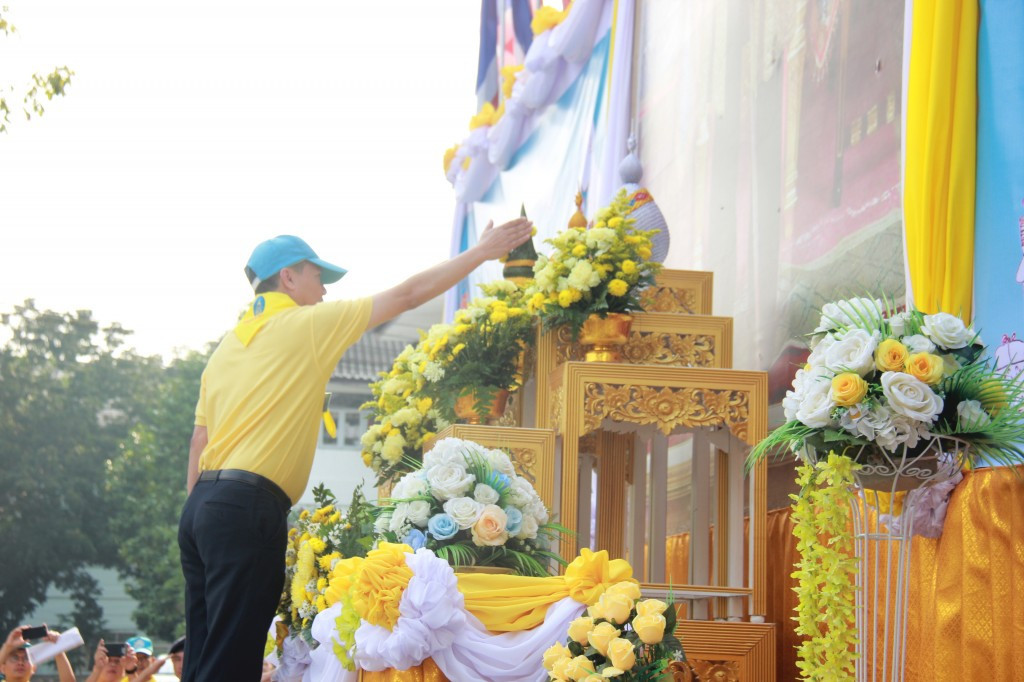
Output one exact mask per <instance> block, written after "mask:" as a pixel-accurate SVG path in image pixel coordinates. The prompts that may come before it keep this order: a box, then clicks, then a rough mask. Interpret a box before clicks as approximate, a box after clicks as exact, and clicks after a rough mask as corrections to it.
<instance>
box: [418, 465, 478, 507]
mask: <svg viewBox="0 0 1024 682" xmlns="http://www.w3.org/2000/svg"><path fill="white" fill-rule="evenodd" d="M475 482H476V479H475V478H473V476H472V474H469V473H467V472H466V468H465V467H464V466H462V465H461V464H439V465H438V466H435V467H434V468H432V469H431V470H430V471H428V472H427V483H429V484H430V492H432V493H433V494H434V497H436V498H437V499H438V500H440V501H442V502H444V501H445V500H450V499H451V498H453V497H461V496H462V495H465V494H466V491H467V490H469V489H470V488H472V487H473V484H474V483H475Z"/></svg>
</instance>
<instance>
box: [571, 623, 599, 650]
mask: <svg viewBox="0 0 1024 682" xmlns="http://www.w3.org/2000/svg"><path fill="white" fill-rule="evenodd" d="M593 629H594V619H593V618H590V617H588V616H580V617H579V618H577V619H576V620H574V621H573V622H571V623H569V639H571V640H572V641H574V642H579V643H580V644H582V645H583V646H586V645H587V635H589V634H590V631H591V630H593Z"/></svg>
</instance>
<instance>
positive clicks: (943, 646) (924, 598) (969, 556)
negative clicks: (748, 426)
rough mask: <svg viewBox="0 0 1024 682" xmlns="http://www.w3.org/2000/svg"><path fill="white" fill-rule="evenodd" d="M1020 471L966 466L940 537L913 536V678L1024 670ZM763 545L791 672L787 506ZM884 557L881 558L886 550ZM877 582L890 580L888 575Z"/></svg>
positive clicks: (780, 654)
mask: <svg viewBox="0 0 1024 682" xmlns="http://www.w3.org/2000/svg"><path fill="white" fill-rule="evenodd" d="M1016 472H1017V473H1016V475H1015V474H1014V470H1012V469H1006V468H994V469H978V470H975V471H971V472H967V473H965V474H964V476H965V478H964V481H963V482H962V483H961V484H960V485H959V486H958V487H957V489H956V491H955V492H954V493H953V496H952V498H951V499H950V502H949V508H948V510H947V513H946V523H945V526H944V528H943V532H942V537H941V538H939V539H937V540H930V539H927V538H920V537H919V538H915V539H914V540H913V543H914V544H913V548H912V554H911V565H910V575H909V579H910V597H909V604H908V610H909V619H908V628H907V667H906V679H907V681H908V682H924V681H925V680H927V681H928V682H932V681H933V680H934V681H936V682H961V681H962V680H993V681H995V682H1017V681H1019V680H1024V466H1022V467H1017V468H1016ZM687 545H688V538H685V539H684V536H674V537H670V538H668V542H667V546H666V552H667V556H666V563H667V567H668V568H669V569H670V570H671V567H673V566H675V567H679V566H685V565H686V564H685V562H681V561H680V559H681V556H680V555H679V554H674V553H673V549H675V550H677V551H678V550H682V549H683V548H684V547H686V546H687ZM767 546H768V547H769V548H770V550H769V552H768V554H767V559H768V565H767V567H766V569H767V580H768V594H767V595H766V596H767V609H766V614H765V615H766V620H767V622H769V623H778V624H779V626H780V629H781V630H780V633H779V637H778V638H777V640H776V641H777V642H778V648H777V651H776V662H777V678H776V679H778V680H779V681H780V682H782V681H783V680H795V679H798V678H799V675H798V672H799V671H798V670H797V667H796V646H797V645H798V644H799V643H800V639H799V637H797V635H796V633H795V632H794V629H793V625H794V624H793V621H792V618H793V616H794V615H795V614H794V609H795V608H796V606H797V598H796V593H795V592H793V587H795V586H796V581H795V580H793V579H792V578H791V577H790V574H791V573H792V572H793V570H794V569H793V566H794V564H795V562H796V560H797V557H798V554H797V551H796V539H795V538H794V537H793V522H792V520H791V519H790V510H789V509H788V508H784V509H776V510H774V511H770V512H768V524H767ZM871 557H872V559H873V557H874V554H872V555H871ZM879 558H880V559H881V560H882V561H881V562H880V563H881V564H882V565H883V566H884V559H885V554H884V553H883V554H881V555H880V557H879ZM871 566H873V561H872V562H871ZM679 575H682V576H685V572H684V573H680V574H679ZM876 577H877V576H875V575H869V580H875V579H876ZM879 586H880V588H881V589H884V586H885V582H884V579H883V580H881V581H879Z"/></svg>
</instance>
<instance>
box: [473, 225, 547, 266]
mask: <svg viewBox="0 0 1024 682" xmlns="http://www.w3.org/2000/svg"><path fill="white" fill-rule="evenodd" d="M532 233H533V223H532V222H530V221H529V220H528V219H526V218H516V219H515V220H510V221H508V222H507V223H505V224H504V225H502V226H500V227H495V226H494V221H493V220H492V221H490V222H489V223H487V227H485V228H484V231H483V232H482V233H481V234H480V240H479V241H478V242H477V244H476V245H477V248H478V249H480V252H481V253H482V254H483V256H484V258H485V260H494V259H495V258H501V257H502V256H504V255H505V254H506V253H508V252H509V251H511V250H512V249H514V248H516V247H517V246H519V245H520V244H522V243H523V242H525V241H526V240H527V239H529V238H530V235H531V234H532Z"/></svg>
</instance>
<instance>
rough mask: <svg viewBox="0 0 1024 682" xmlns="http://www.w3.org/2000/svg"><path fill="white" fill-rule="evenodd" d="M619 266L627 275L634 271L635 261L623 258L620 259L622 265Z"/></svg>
mask: <svg viewBox="0 0 1024 682" xmlns="http://www.w3.org/2000/svg"><path fill="white" fill-rule="evenodd" d="M621 267H622V271H623V272H624V273H626V274H627V275H632V274H633V273H634V272H636V263H634V262H633V261H631V260H624V261H622V266H621Z"/></svg>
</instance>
